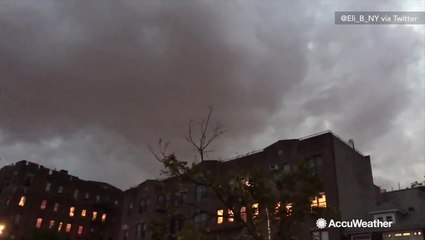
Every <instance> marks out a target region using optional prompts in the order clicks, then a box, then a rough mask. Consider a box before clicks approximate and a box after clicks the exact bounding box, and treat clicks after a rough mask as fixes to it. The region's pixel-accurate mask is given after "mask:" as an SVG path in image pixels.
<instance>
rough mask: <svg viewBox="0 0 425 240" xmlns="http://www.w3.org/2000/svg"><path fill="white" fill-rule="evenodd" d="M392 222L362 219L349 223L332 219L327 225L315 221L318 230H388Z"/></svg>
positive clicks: (318, 220)
mask: <svg viewBox="0 0 425 240" xmlns="http://www.w3.org/2000/svg"><path fill="white" fill-rule="evenodd" d="M392 223H393V222H387V221H379V220H373V221H364V220H362V219H352V220H351V221H335V220H333V219H331V220H329V223H328V222H327V221H326V220H325V219H323V218H319V219H317V221H316V226H317V227H318V228H320V229H323V228H326V227H327V228H390V227H391V224H392Z"/></svg>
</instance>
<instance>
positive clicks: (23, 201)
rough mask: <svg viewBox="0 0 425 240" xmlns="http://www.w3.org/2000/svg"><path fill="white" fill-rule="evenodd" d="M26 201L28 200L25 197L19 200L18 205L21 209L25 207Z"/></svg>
mask: <svg viewBox="0 0 425 240" xmlns="http://www.w3.org/2000/svg"><path fill="white" fill-rule="evenodd" d="M26 200H27V198H26V197H25V196H22V197H21V199H20V200H19V203H18V205H19V206H20V207H23V206H25V201H26Z"/></svg>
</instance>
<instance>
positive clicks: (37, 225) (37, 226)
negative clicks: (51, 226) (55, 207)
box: [35, 218, 43, 228]
mask: <svg viewBox="0 0 425 240" xmlns="http://www.w3.org/2000/svg"><path fill="white" fill-rule="evenodd" d="M42 223H43V219H42V218H37V222H35V227H36V228H41V224H42Z"/></svg>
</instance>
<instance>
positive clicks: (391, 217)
mask: <svg viewBox="0 0 425 240" xmlns="http://www.w3.org/2000/svg"><path fill="white" fill-rule="evenodd" d="M385 221H387V222H392V221H393V216H391V215H388V216H386V217H385Z"/></svg>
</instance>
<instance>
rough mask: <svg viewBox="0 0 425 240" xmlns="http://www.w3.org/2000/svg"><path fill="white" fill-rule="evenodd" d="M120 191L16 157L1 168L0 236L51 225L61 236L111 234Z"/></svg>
mask: <svg viewBox="0 0 425 240" xmlns="http://www.w3.org/2000/svg"><path fill="white" fill-rule="evenodd" d="M121 197H122V191H121V190H120V189H117V188H115V187H113V186H111V185H109V184H107V183H101V182H93V181H84V180H81V179H79V178H78V177H75V176H71V175H69V174H68V173H67V171H65V170H60V171H56V170H52V169H48V168H45V167H43V166H41V165H37V164H35V163H31V162H28V161H20V162H17V163H15V164H13V165H9V166H5V167H3V168H2V169H1V170H0V224H1V229H0V231H1V232H2V234H1V236H0V238H1V239H8V240H9V239H10V240H12V239H16V240H20V239H24V238H25V237H27V235H28V234H30V233H31V232H33V231H37V230H38V231H41V230H46V229H50V230H51V231H54V232H56V233H57V234H58V235H60V236H61V239H72V240H74V239H75V240H76V239H84V240H86V239H104V240H108V239H111V240H112V239H116V238H115V237H114V236H115V234H116V232H117V231H118V228H119V221H120V219H119V217H120V216H119V212H120V206H121V201H122V199H121Z"/></svg>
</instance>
